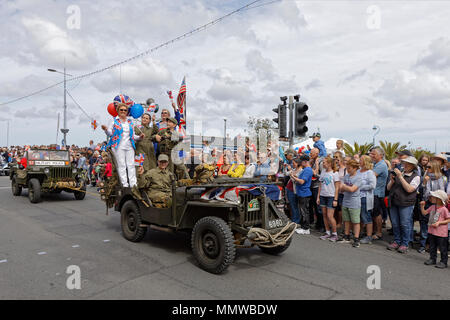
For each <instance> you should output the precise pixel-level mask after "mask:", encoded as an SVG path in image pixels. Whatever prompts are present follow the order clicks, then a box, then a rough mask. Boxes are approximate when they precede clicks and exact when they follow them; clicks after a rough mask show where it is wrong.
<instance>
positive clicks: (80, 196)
mask: <svg viewBox="0 0 450 320" xmlns="http://www.w3.org/2000/svg"><path fill="white" fill-rule="evenodd" d="M73 195H74V196H75V199H77V200H83V199H84V197H86V185H84V186H83V187H82V188H81V189H80V191H74V193H73Z"/></svg>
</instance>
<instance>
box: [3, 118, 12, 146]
mask: <svg viewBox="0 0 450 320" xmlns="http://www.w3.org/2000/svg"><path fill="white" fill-rule="evenodd" d="M3 121H6V147H7V148H9V122H10V121H11V120H10V119H5V120H3Z"/></svg>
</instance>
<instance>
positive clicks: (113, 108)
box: [108, 102, 117, 117]
mask: <svg viewBox="0 0 450 320" xmlns="http://www.w3.org/2000/svg"><path fill="white" fill-rule="evenodd" d="M108 112H109V114H110V115H112V116H113V117H117V110H116V106H115V105H114V102H111V103H110V104H108Z"/></svg>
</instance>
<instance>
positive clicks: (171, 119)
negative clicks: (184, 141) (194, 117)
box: [167, 117, 178, 124]
mask: <svg viewBox="0 0 450 320" xmlns="http://www.w3.org/2000/svg"><path fill="white" fill-rule="evenodd" d="M167 121H170V122H173V123H174V124H178V121H177V120H176V119H175V118H172V117H171V118H168V119H167Z"/></svg>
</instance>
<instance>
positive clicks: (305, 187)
mask: <svg viewBox="0 0 450 320" xmlns="http://www.w3.org/2000/svg"><path fill="white" fill-rule="evenodd" d="M312 176H313V171H312V169H311V167H306V168H305V169H303V170H302V172H300V175H299V176H298V178H299V179H302V180H305V183H304V184H299V183H296V188H295V193H296V194H297V195H298V196H299V197H302V198H306V197H310V196H311V195H312V193H311V188H310V187H311V179H312Z"/></svg>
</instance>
